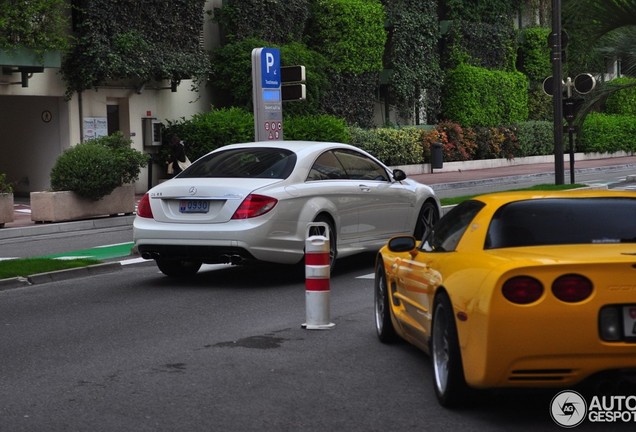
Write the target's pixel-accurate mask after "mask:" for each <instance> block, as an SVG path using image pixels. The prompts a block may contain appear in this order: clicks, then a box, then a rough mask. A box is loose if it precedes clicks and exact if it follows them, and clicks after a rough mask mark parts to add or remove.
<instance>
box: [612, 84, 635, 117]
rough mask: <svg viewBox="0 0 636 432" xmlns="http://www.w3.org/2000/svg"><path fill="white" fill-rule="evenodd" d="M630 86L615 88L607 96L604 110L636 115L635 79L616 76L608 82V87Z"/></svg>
mask: <svg viewBox="0 0 636 432" xmlns="http://www.w3.org/2000/svg"><path fill="white" fill-rule="evenodd" d="M610 86H611V87H615V86H631V87H627V88H624V89H621V90H616V91H614V92H612V93H610V95H609V96H608V97H607V101H606V102H605V112H606V113H607V114H623V115H636V79H634V78H616V79H614V80H612V81H610V82H609V84H608V87H610Z"/></svg>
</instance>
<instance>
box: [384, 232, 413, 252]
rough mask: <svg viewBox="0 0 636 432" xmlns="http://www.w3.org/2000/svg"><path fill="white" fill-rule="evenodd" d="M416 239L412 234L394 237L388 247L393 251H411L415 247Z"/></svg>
mask: <svg viewBox="0 0 636 432" xmlns="http://www.w3.org/2000/svg"><path fill="white" fill-rule="evenodd" d="M415 245H416V241H415V237H412V236H401V237H393V238H392V239H391V240H389V243H388V247H389V250H390V251H391V252H410V251H412V250H414V249H415Z"/></svg>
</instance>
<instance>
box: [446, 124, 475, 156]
mask: <svg viewBox="0 0 636 432" xmlns="http://www.w3.org/2000/svg"><path fill="white" fill-rule="evenodd" d="M437 129H438V130H439V131H440V133H444V134H445V135H446V139H445V140H443V141H442V143H443V144H444V160H446V161H448V162H453V161H466V160H473V159H475V153H476V152H477V142H476V138H477V136H476V135H475V132H474V131H473V130H472V129H470V128H463V129H462V127H461V126H460V125H459V124H457V123H453V122H443V123H440V124H439V125H437Z"/></svg>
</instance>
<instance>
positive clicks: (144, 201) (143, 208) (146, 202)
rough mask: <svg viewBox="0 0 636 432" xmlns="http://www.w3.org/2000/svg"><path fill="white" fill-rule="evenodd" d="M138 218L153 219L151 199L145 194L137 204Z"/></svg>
mask: <svg viewBox="0 0 636 432" xmlns="http://www.w3.org/2000/svg"><path fill="white" fill-rule="evenodd" d="M137 216H139V217H143V218H149V219H152V218H153V217H154V216H153V215H152V208H151V207H150V197H149V196H148V194H144V196H142V197H141V199H140V200H139V203H138V204H137Z"/></svg>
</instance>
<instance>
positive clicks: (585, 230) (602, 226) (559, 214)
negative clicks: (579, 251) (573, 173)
mask: <svg viewBox="0 0 636 432" xmlns="http://www.w3.org/2000/svg"><path fill="white" fill-rule="evenodd" d="M621 242H622V243H625V242H636V199H630V198H558V199H557V198H549V199H548V198H546V199H533V200H525V201H518V202H513V203H510V204H507V205H505V206H503V207H501V208H500V209H499V210H497V212H496V213H495V215H494V217H493V219H492V221H491V223H490V226H489V228H488V235H487V237H486V245H485V248H486V249H495V248H505V247H515V246H538V245H558V244H593V243H621Z"/></svg>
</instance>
